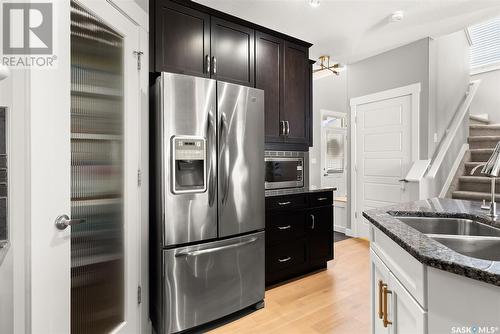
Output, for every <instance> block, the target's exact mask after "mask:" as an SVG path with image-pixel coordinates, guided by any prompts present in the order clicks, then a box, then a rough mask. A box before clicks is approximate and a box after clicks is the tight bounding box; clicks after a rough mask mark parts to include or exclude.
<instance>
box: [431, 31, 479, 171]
mask: <svg viewBox="0 0 500 334" xmlns="http://www.w3.org/2000/svg"><path fill="white" fill-rule="evenodd" d="M429 59H430V67H429V73H430V75H429V79H430V87H429V93H430V95H429V137H430V138H429V146H428V152H429V156H432V154H433V153H434V151H435V149H436V146H437V145H438V144H439V142H441V139H442V138H443V136H444V134H445V131H446V129H447V128H448V127H449V125H450V122H451V120H452V118H453V116H454V115H455V112H456V111H457V109H458V107H459V105H460V103H461V102H462V100H463V98H464V95H465V92H466V90H467V88H468V86H469V82H470V75H469V73H470V60H469V41H468V40H467V36H466V35H465V32H464V31H463V30H460V31H458V32H456V33H453V34H449V35H446V36H443V37H440V38H437V39H431V40H430V43H429ZM434 134H436V135H437V143H436V142H434ZM452 163H453V162H452Z"/></svg>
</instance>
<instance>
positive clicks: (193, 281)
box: [163, 232, 265, 333]
mask: <svg viewBox="0 0 500 334" xmlns="http://www.w3.org/2000/svg"><path fill="white" fill-rule="evenodd" d="M264 259H265V256H264V232H259V233H255V234H251V235H248V236H243V237H236V238H231V239H228V240H223V241H216V242H212V243H206V244H202V245H196V246H189V247H181V248H176V249H172V250H165V251H164V252H163V273H164V280H165V281H164V285H163V289H164V296H163V303H164V304H163V312H165V313H164V327H163V328H164V330H163V333H175V332H179V331H183V330H186V329H189V328H192V327H195V326H198V325H201V324H204V323H207V322H210V321H212V320H215V319H218V318H221V317H223V316H225V315H228V314H231V313H233V312H236V311H238V310H241V309H243V308H245V307H247V306H250V305H252V304H255V303H257V302H259V301H261V300H263V299H264V261H265V260H264Z"/></svg>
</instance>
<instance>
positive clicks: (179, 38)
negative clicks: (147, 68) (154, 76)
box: [154, 1, 210, 77]
mask: <svg viewBox="0 0 500 334" xmlns="http://www.w3.org/2000/svg"><path fill="white" fill-rule="evenodd" d="M155 12H156V17H155V30H156V31H155V34H154V36H155V43H156V48H155V51H154V52H155V70H156V71H157V72H176V73H182V74H189V75H196V76H204V77H209V76H210V73H209V71H208V64H207V60H208V57H210V15H208V14H205V13H203V12H200V11H197V10H194V9H191V8H187V7H185V6H181V5H178V4H176V3H173V2H171V1H156V11H155Z"/></svg>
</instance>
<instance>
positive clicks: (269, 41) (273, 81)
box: [255, 32, 284, 143]
mask: <svg viewBox="0 0 500 334" xmlns="http://www.w3.org/2000/svg"><path fill="white" fill-rule="evenodd" d="M255 38H256V39H255V57H256V58H255V87H257V88H259V89H262V90H264V92H265V100H264V106H265V107H264V110H265V134H266V140H265V141H266V143H270V142H273V143H280V142H282V141H283V137H282V136H281V131H282V129H281V126H280V125H281V124H280V121H281V119H280V110H281V108H282V103H283V66H282V65H283V50H284V41H283V40H282V39H280V38H277V37H274V36H271V35H268V34H264V33H261V32H256V33H255Z"/></svg>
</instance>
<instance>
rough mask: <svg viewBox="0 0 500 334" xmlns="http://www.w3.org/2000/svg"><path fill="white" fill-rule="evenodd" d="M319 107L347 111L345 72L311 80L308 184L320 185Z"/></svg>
mask: <svg viewBox="0 0 500 334" xmlns="http://www.w3.org/2000/svg"><path fill="white" fill-rule="evenodd" d="M321 109H326V110H330V111H337V112H345V113H347V112H348V107H347V72H341V73H340V75H338V76H335V75H330V76H327V77H323V78H321V79H317V80H313V135H314V137H313V146H312V147H311V148H310V149H309V186H312V187H320V186H321V175H322V170H321V166H322V164H321V151H320V146H321V113H320V110H321Z"/></svg>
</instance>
